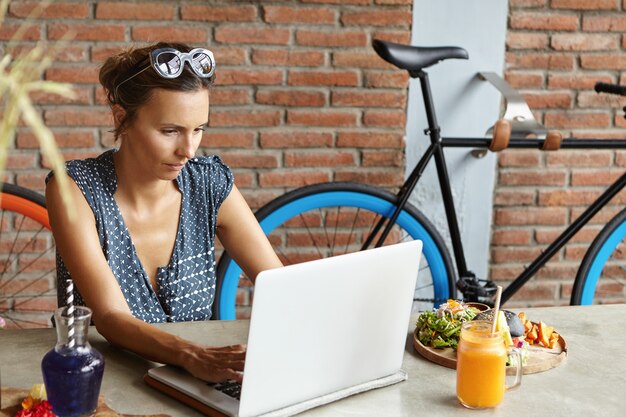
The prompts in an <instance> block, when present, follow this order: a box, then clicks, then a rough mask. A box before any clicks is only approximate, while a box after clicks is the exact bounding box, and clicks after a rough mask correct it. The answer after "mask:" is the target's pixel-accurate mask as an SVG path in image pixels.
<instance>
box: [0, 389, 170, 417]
mask: <svg viewBox="0 0 626 417" xmlns="http://www.w3.org/2000/svg"><path fill="white" fill-rule="evenodd" d="M28 393H29V390H27V389H21V388H9V387H2V389H1V390H0V395H1V396H0V398H2V404H1V405H0V407H2V409H0V417H13V416H15V414H16V413H17V412H18V411H19V410H21V409H22V406H21V404H22V401H23V400H24V398H26V397H27V396H28ZM93 417H170V416H169V415H168V414H152V415H134V414H119V413H118V412H116V411H114V410H112V409H111V408H109V406H108V405H106V404H105V402H104V396H102V395H101V396H100V398H98V408H97V409H96V413H95V414H94V415H93Z"/></svg>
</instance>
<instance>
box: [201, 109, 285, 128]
mask: <svg viewBox="0 0 626 417" xmlns="http://www.w3.org/2000/svg"><path fill="white" fill-rule="evenodd" d="M280 119H281V112H279V111H261V110H259V111H232V110H231V111H212V112H211V114H210V116H209V125H210V126H211V127H226V126H229V127H234V126H277V125H278V124H279V123H280Z"/></svg>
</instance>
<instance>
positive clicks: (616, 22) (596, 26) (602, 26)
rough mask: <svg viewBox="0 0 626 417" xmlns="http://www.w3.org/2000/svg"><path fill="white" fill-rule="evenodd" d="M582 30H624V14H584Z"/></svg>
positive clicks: (625, 23)
mask: <svg viewBox="0 0 626 417" xmlns="http://www.w3.org/2000/svg"><path fill="white" fill-rule="evenodd" d="M583 30H584V31H588V32H626V16H622V15H584V16H583Z"/></svg>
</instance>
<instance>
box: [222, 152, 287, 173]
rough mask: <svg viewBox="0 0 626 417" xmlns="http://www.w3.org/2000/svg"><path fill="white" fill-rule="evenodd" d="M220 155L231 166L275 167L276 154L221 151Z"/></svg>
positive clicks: (276, 163) (276, 161)
mask: <svg viewBox="0 0 626 417" xmlns="http://www.w3.org/2000/svg"><path fill="white" fill-rule="evenodd" d="M220 157H221V158H222V159H223V160H224V162H226V164H227V165H229V166H230V167H231V168H254V169H257V168H259V169H262V168H276V167H277V166H278V160H277V158H276V155H259V154H250V153H244V152H221V153H220Z"/></svg>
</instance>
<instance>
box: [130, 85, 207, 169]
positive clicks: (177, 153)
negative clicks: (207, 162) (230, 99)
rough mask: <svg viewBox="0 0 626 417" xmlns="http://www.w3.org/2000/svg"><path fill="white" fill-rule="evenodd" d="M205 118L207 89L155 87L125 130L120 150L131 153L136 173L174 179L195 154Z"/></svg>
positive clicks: (204, 126)
mask: <svg viewBox="0 0 626 417" xmlns="http://www.w3.org/2000/svg"><path fill="white" fill-rule="evenodd" d="M208 117H209V92H208V91H207V90H206V89H200V90H196V91H172V90H164V89H155V90H154V92H153V95H152V97H151V98H150V100H148V101H147V102H146V104H144V105H143V106H142V107H140V108H139V110H138V111H137V117H136V118H135V120H134V121H133V122H132V123H131V124H130V125H129V126H127V128H126V129H125V130H124V135H123V139H122V144H121V151H123V152H128V153H129V154H130V155H132V158H133V160H134V161H136V164H137V166H136V168H137V170H138V172H137V174H138V175H142V174H144V175H146V176H148V177H153V178H154V177H156V178H158V179H162V180H173V179H174V178H176V176H178V173H179V172H180V170H181V169H182V168H183V166H184V165H185V163H186V162H187V160H189V159H190V158H193V157H194V155H195V153H196V150H197V149H198V146H200V140H201V139H202V132H203V131H204V129H205V128H206V126H207V124H208Z"/></svg>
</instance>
